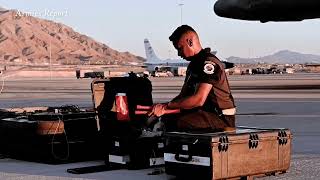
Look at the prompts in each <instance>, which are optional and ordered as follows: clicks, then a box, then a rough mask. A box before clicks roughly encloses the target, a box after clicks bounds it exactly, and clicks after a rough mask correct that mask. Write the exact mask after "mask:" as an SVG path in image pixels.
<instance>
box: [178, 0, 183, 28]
mask: <svg viewBox="0 0 320 180" xmlns="http://www.w3.org/2000/svg"><path fill="white" fill-rule="evenodd" d="M178 5H179V6H180V23H181V25H182V6H183V5H184V4H183V3H179V4H178Z"/></svg>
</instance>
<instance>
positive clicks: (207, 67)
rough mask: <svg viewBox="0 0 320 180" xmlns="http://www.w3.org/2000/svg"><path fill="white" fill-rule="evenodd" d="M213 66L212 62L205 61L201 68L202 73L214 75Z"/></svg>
mask: <svg viewBox="0 0 320 180" xmlns="http://www.w3.org/2000/svg"><path fill="white" fill-rule="evenodd" d="M214 66H215V63H214V62H212V61H205V64H204V66H203V72H205V73H206V74H213V73H214Z"/></svg>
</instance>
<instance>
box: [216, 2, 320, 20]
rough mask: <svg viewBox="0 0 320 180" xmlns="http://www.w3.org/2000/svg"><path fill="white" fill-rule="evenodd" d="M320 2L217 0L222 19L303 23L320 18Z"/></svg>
mask: <svg viewBox="0 0 320 180" xmlns="http://www.w3.org/2000/svg"><path fill="white" fill-rule="evenodd" d="M319 9H320V0H217V2H216V3H215V4H214V12H215V13H216V14H217V15H218V16H221V17H226V18H232V19H242V20H252V21H261V22H268V21H302V20H304V19H314V18H320V10H319Z"/></svg>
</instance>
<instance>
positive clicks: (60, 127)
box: [0, 107, 102, 164]
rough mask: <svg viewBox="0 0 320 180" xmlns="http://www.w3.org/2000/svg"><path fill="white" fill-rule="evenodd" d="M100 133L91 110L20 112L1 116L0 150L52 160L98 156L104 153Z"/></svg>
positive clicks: (30, 157)
mask: <svg viewBox="0 0 320 180" xmlns="http://www.w3.org/2000/svg"><path fill="white" fill-rule="evenodd" d="M54 111H56V112H54ZM41 128H44V129H41ZM97 134H98V131H97V127H96V120H95V113H94V112H92V111H91V112H84V111H83V112H80V111H78V112H71V111H68V110H67V111H61V108H60V107H56V108H54V109H52V111H51V109H50V108H48V110H46V111H41V112H37V111H35V112H28V113H19V114H16V115H15V116H14V117H13V116H12V117H10V118H3V119H1V120H0V146H1V152H0V153H2V154H3V155H5V156H9V157H11V158H16V159H23V160H29V161H37V162H44V163H49V164H58V163H67V162H75V161H83V160H92V159H98V158H101V157H102V156H101V153H99V149H98V148H97V147H98V146H97V145H98V143H99V142H98V141H99V139H97Z"/></svg>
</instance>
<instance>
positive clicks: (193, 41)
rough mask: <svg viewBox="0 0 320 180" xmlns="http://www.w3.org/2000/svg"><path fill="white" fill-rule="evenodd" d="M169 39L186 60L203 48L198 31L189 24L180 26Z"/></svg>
mask: <svg viewBox="0 0 320 180" xmlns="http://www.w3.org/2000/svg"><path fill="white" fill-rule="evenodd" d="M169 40H170V41H171V42H172V43H173V46H174V47H175V48H176V49H177V51H178V55H179V56H181V57H182V58H184V59H186V60H189V58H191V57H192V56H194V55H196V54H198V53H199V52H200V51H201V49H202V47H201V44H200V41H199V37H198V34H197V32H196V31H195V30H194V29H193V28H192V27H190V26H188V25H182V26H179V27H178V28H177V29H176V30H175V31H174V32H173V33H172V34H171V36H170V37H169Z"/></svg>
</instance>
